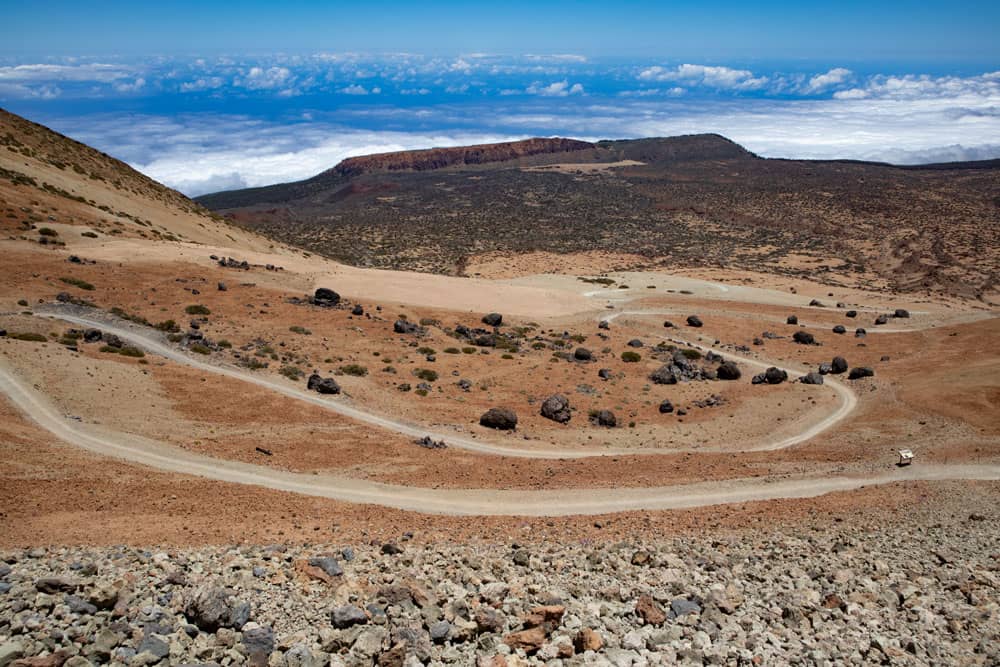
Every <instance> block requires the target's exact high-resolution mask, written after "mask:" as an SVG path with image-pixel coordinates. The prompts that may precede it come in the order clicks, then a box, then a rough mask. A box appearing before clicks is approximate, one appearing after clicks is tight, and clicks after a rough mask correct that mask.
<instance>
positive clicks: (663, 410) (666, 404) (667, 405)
mask: <svg viewBox="0 0 1000 667" xmlns="http://www.w3.org/2000/svg"><path fill="white" fill-rule="evenodd" d="M673 411H674V404H673V403H671V402H670V399H666V398H665V399H663V402H662V403H660V414H662V415H666V414H669V413H671V412H673Z"/></svg>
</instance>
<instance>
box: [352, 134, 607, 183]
mask: <svg viewBox="0 0 1000 667" xmlns="http://www.w3.org/2000/svg"><path fill="white" fill-rule="evenodd" d="M591 148H594V144H591V143H588V142H586V141H577V140H576V139H563V138H560V137H554V138H551V139H543V138H536V139H523V140H521V141H505V142H503V143H499V144H479V145H476V146H456V147H454V148H428V149H424V150H416V151H398V152H395V153H379V154H376V155H365V156H361V157H351V158H347V159H346V160H344V161H342V162H341V163H340V164H338V165H337V166H336V167H334V168H333V171H334V172H336V173H337V174H340V175H342V176H347V177H352V176H359V175H361V174H364V173H370V172H373V171H427V170H430V169H442V168H444V167H451V166H454V165H470V164H486V163H489V162H506V161H508V160H516V159H518V158H523V157H528V156H529V155H541V154H548V153H569V152H572V151H581V150H587V149H591Z"/></svg>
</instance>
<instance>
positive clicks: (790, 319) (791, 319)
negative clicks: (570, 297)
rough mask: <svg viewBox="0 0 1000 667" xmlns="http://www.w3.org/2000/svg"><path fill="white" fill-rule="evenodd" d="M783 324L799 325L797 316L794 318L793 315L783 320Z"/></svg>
mask: <svg viewBox="0 0 1000 667" xmlns="http://www.w3.org/2000/svg"><path fill="white" fill-rule="evenodd" d="M785 323H786V324H798V323H799V318H798V317H797V316H795V315H789V316H788V318H787V319H786V320H785Z"/></svg>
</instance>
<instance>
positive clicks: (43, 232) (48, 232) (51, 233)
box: [38, 227, 59, 236]
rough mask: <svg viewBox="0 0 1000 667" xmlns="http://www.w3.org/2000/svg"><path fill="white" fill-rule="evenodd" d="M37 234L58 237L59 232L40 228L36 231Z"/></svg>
mask: <svg viewBox="0 0 1000 667" xmlns="http://www.w3.org/2000/svg"><path fill="white" fill-rule="evenodd" d="M38 233H39V234H41V235H42V236H59V232H57V231H56V230H54V229H52V228H50V227H42V228H41V229H39V230H38Z"/></svg>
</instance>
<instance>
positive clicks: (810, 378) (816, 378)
mask: <svg viewBox="0 0 1000 667" xmlns="http://www.w3.org/2000/svg"><path fill="white" fill-rule="evenodd" d="M799 382H801V383H802V384H823V376H822V375H820V374H819V373H816V372H812V373H806V374H805V375H803V376H802V377H800V378H799Z"/></svg>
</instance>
